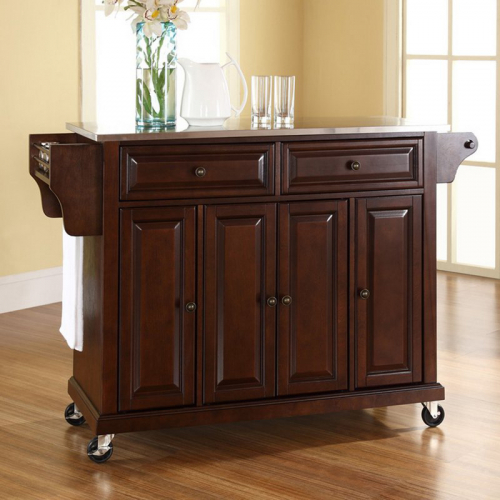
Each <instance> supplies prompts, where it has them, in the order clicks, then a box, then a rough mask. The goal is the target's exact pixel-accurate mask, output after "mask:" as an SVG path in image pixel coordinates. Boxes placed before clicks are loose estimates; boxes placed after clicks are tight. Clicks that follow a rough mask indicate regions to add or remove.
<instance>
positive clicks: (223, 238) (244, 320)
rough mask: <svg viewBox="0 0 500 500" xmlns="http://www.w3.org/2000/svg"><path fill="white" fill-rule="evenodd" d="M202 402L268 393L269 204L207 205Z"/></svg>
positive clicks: (272, 212) (271, 367)
mask: <svg viewBox="0 0 500 500" xmlns="http://www.w3.org/2000/svg"><path fill="white" fill-rule="evenodd" d="M205 215H206V222H205V293H204V297H205V304H204V312H205V324H204V333H205V335H204V349H205V358H204V361H205V363H204V374H205V380H204V402H205V403H214V402H222V401H241V400H250V399H259V398H265V397H270V396H273V395H274V393H275V387H274V386H275V329H276V308H275V307H270V306H268V305H267V300H268V298H269V297H272V296H274V295H275V293H276V205H274V204H262V205H261V204H255V205H226V206H210V207H207V208H206V214H205Z"/></svg>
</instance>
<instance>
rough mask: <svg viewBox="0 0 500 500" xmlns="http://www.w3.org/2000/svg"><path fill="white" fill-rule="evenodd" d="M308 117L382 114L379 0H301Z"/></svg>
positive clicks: (381, 7)
mask: <svg viewBox="0 0 500 500" xmlns="http://www.w3.org/2000/svg"><path fill="white" fill-rule="evenodd" d="M304 26H305V28H304V33H305V36H304V65H303V75H304V87H303V89H302V91H303V105H304V109H305V110H307V115H308V116H314V117H316V116H318V117H319V116H370V115H382V114H383V107H384V102H383V83H384V75H383V71H384V37H383V35H384V0H304Z"/></svg>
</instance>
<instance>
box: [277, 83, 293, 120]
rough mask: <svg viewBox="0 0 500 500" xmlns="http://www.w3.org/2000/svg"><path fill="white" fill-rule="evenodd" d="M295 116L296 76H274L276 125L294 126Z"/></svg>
mask: <svg viewBox="0 0 500 500" xmlns="http://www.w3.org/2000/svg"><path fill="white" fill-rule="evenodd" d="M294 118H295V77H294V76H275V77H274V125H275V127H278V128H280V127H282V128H286V127H293V122H294Z"/></svg>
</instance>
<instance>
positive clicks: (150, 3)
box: [103, 0, 201, 38]
mask: <svg viewBox="0 0 500 500" xmlns="http://www.w3.org/2000/svg"><path fill="white" fill-rule="evenodd" d="M123 1H124V0H103V2H104V11H105V14H106V16H109V15H110V14H112V13H113V12H114V11H115V9H116V8H117V7H119V6H120V4H121V3H122V2H123ZM182 1H183V0H127V6H126V7H125V10H126V11H129V10H130V11H131V12H132V13H133V14H132V16H131V17H130V18H129V20H131V21H132V29H133V30H134V31H135V30H136V29H137V24H138V23H144V34H145V35H146V36H147V37H148V38H150V37H151V36H152V35H153V34H154V35H157V36H161V35H162V32H163V27H162V24H161V23H165V22H172V23H173V24H175V26H176V27H177V28H178V29H181V30H185V29H187V28H188V23H189V22H191V19H190V18H189V14H188V13H187V12H185V11H183V10H181V9H179V7H177V4H179V3H181V2H182ZM200 2H201V0H197V2H196V7H195V9H196V8H197V7H198V5H199V4H200Z"/></svg>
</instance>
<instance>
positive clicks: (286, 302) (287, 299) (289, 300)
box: [281, 295, 292, 306]
mask: <svg viewBox="0 0 500 500" xmlns="http://www.w3.org/2000/svg"><path fill="white" fill-rule="evenodd" d="M281 303H282V304H283V305H284V306H289V305H290V304H291V303H292V297H290V295H285V296H284V297H283V298H282V299H281Z"/></svg>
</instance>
